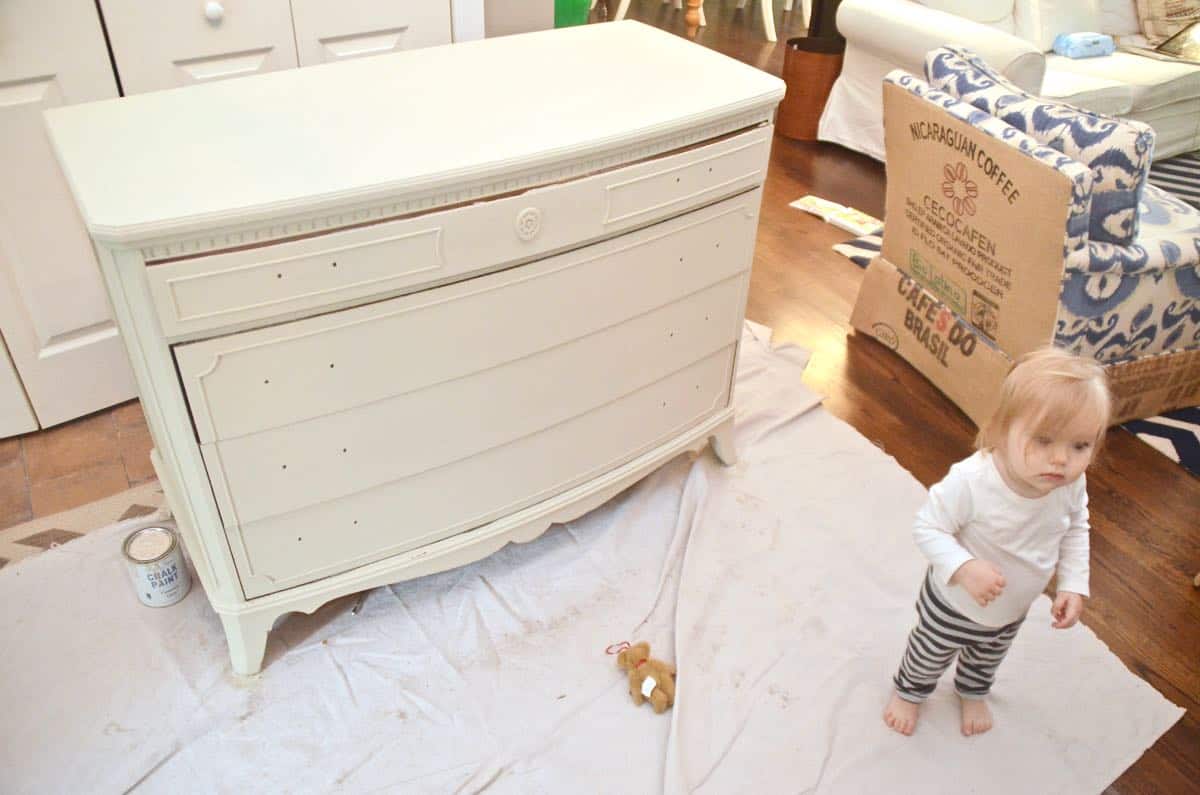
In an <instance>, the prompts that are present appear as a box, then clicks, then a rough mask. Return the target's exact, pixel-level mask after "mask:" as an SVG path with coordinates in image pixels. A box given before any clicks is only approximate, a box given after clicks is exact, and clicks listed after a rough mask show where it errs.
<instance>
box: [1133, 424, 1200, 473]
mask: <svg viewBox="0 0 1200 795" xmlns="http://www.w3.org/2000/svg"><path fill="white" fill-rule="evenodd" d="M1121 427H1122V428H1124V429H1125V430H1127V431H1129V432H1130V433H1132V434H1136V435H1137V437H1138V438H1139V439H1141V440H1142V441H1143V442H1145V443H1146V444H1148V445H1150V446H1151V447H1153V448H1154V449H1155V450H1158V451H1159V452H1160V453H1162V454H1163V455H1165V456H1167V457H1168V458H1170V459H1172V460H1173V461H1177V462H1179V464H1180V466H1182V467H1183V468H1184V469H1186V470H1187V471H1188V472H1191V473H1192V474H1193V475H1198V476H1200V408H1194V409H1179V410H1178V411H1169V412H1167V413H1166V414H1164V415H1162V416H1161V417H1150V418H1148V419H1144V420H1130V421H1129V422H1127V423H1125V424H1124V425H1122V426H1121Z"/></svg>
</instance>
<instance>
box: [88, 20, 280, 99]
mask: <svg viewBox="0 0 1200 795" xmlns="http://www.w3.org/2000/svg"><path fill="white" fill-rule="evenodd" d="M100 8H101V10H102V12H103V13H104V24H105V25H106V26H107V28H108V37H109V40H110V41H111V43H112V52H113V58H115V59H116V62H117V73H118V75H120V78H121V89H122V90H123V91H124V93H125V95H126V96H129V95H130V94H140V93H142V92H145V91H157V90H159V89H163V88H175V87H176V86H186V85H190V84H192V83H203V82H207V81H210V80H221V79H224V78H228V77H241V76H243V75H248V74H256V73H258V72H271V71H274V70H276V69H290V68H292V67H294V66H296V41H295V38H294V37H293V34H292V10H291V7H290V6H289V5H288V0H153V2H146V0H100Z"/></svg>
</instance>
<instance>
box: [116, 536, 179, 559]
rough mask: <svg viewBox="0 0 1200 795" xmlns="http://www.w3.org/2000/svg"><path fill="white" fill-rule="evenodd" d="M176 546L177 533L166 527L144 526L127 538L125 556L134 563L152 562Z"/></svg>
mask: <svg viewBox="0 0 1200 795" xmlns="http://www.w3.org/2000/svg"><path fill="white" fill-rule="evenodd" d="M174 546H175V534H174V533H172V532H171V531H170V530H169V529H168V528H166V527H143V528H142V529H140V530H134V531H133V532H132V533H130V534H129V536H128V537H126V539H125V547H124V548H125V557H127V558H129V559H130V560H132V561H133V562H134V563H152V562H153V561H156V560H158V559H159V558H161V557H163V556H164V555H166V554H167V553H168V552H170V551H171V550H172V549H173V548H174Z"/></svg>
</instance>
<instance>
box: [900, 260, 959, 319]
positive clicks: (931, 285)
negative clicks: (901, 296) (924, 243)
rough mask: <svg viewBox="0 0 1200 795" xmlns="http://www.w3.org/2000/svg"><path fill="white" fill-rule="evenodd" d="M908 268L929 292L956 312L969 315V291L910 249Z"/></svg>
mask: <svg viewBox="0 0 1200 795" xmlns="http://www.w3.org/2000/svg"><path fill="white" fill-rule="evenodd" d="M908 266H909V269H910V271H911V272H912V274H913V275H914V276H916V277H917V278H919V279H921V280H922V281H923V282H924V283H925V288H926V289H927V290H929V291H930V292H931V293H933V294H934V295H936V296H937V297H938V298H940V299H942V300H943V301H945V302H946V303H947V304H949V305H950V308H951V309H953V310H954V311H955V312H957V313H959V314H960V315H965V314H967V291H966V290H964V289H963V288H961V287H959V286H958V285H957V284H955V283H954V282H953V281H951V280H950V279H949V278H947V277H946V275H945V274H943V273H942V272H941V271H939V270H938V269H937V268H936V267H934V265H933V263H931V262H930V261H929V260H927V259H925V258H924V257H922V256H921V255H920V254H918V253H917V252H916V251H914V250H912V249H909V251H908Z"/></svg>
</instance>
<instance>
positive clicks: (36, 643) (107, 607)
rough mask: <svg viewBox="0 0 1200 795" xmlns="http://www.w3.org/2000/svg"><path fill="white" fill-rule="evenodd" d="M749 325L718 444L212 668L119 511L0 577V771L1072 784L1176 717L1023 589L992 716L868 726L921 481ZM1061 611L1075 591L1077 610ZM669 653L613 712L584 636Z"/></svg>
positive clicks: (208, 649) (569, 782)
mask: <svg viewBox="0 0 1200 795" xmlns="http://www.w3.org/2000/svg"><path fill="white" fill-rule="evenodd" d="M768 334H769V332H767V331H766V330H765V329H763V328H762V327H748V331H747V334H746V336H745V339H744V346H743V355H742V359H741V363H740V368H739V376H738V384H737V403H738V407H739V425H738V431H737V437H738V450H739V453H740V456H741V462H740V463H739V464H738V465H737V466H735V467H732V468H729V469H726V468H723V467H721V466H720V465H719V464H718V463H717V462H716V461H715V460H714V459H713V457H712V455H711V453H705V454H704V455H702V456H700V457H699V458H697V459H695V460H691V459H689V458H688V457H686V456H684V457H680V458H678V459H676V460H675V461H673V462H671V463H670V464H668V465H667V466H665V467H663V468H662V469H660V470H659V471H658V472H656V473H655V474H653V475H651V476H650V477H649V478H647V479H646V480H644V481H642V482H641V483H640V484H638V485H637V486H636V487H634V488H633V489H630V490H629V491H627V492H626V493H625V494H623V495H621V496H619V497H618V498H616V499H614V500H613V501H611V502H610V503H608V504H607V505H605V506H603V507H602V508H600V509H598V510H596V511H594V512H593V513H591V514H589V515H587V516H585V517H582V518H581V519H579V520H578V521H575V522H572V523H570V524H569V525H567V526H564V527H558V528H554V529H552V530H550V531H549V532H547V533H546V534H545V535H544V536H542V537H541V538H540V539H538V540H536V541H534V542H532V543H530V544H526V545H521V546H509V547H507V548H505V549H504V550H502V551H500V552H499V553H497V554H495V555H493V556H492V557H490V558H488V559H486V560H483V561H480V562H479V563H477V564H474V565H471V566H467V567H465V568H462V569H458V570H455V571H451V572H446V573H443V574H440V575H435V576H431V577H426V578H423V579H420V580H416V581H412V582H408V583H401V584H399V585H396V586H393V587H391V588H380V589H376V590H374V591H372V592H370V594H369V595H368V596H367V598H366V601H365V603H364V605H363V608H362V610H361V612H360V613H359V614H357V615H354V614H352V613H351V611H350V608H351V606H352V605H353V604H354V598H353V597H349V598H346V599H341V600H338V601H336V602H334V603H331V604H329V605H326V606H325V607H324V608H322V609H321V610H319V611H318V612H317V613H316V614H315V615H313V616H302V615H293V616H290V617H288V618H287V619H286V620H285V621H283V622H281V624H280V625H279V626H278V627H277V628H276V630H275V631H274V632H273V633H272V636H271V640H270V643H269V645H268V651H267V665H266V668H265V670H264V672H263V673H262V674H261V675H260V676H259V677H256V678H253V679H239V678H237V677H235V676H233V675H232V674H231V672H230V667H229V658H228V655H227V651H226V647H225V642H224V636H223V634H222V632H221V629H220V624H219V622H218V620H217V618H216V616H215V614H213V612H212V610H211V609H210V608H209V606H208V604H207V602H206V601H205V599H204V596H203V594H202V593H201V592H200V589H199V586H195V587H194V588H193V592H192V593H191V594H190V595H189V596H188V597H187V599H185V600H184V601H183V602H182V603H180V604H179V605H176V606H174V607H171V608H165V609H152V608H147V607H142V606H141V605H140V604H139V603H138V602H137V601H136V599H135V597H134V595H133V592H132V589H131V586H130V584H129V582H128V581H127V579H126V573H125V570H124V568H123V567H122V563H121V558H120V550H119V546H120V541H121V538H122V536H123V534H124V532H125V530H126V529H128V525H126V526H125V527H121V526H116V527H113V528H108V529H105V530H101V531H97V532H94V533H90V534H88V535H87V536H85V537H84V538H82V539H79V540H78V541H74V542H72V543H69V544H66V545H64V546H62V547H58V548H56V549H52V550H49V551H48V552H46V553H43V554H40V555H37V556H34V557H32V558H29V559H27V560H25V561H23V562H21V563H18V564H15V565H12V566H9V567H8V568H6V569H4V570H0V633H2V635H0V637H3V639H4V641H3V643H4V650H3V653H2V654H0V698H2V699H3V701H2V703H3V705H4V717H3V721H2V723H0V725H2V726H3V738H2V739H3V741H2V742H0V770H3V773H2V774H0V775H2V776H3V782H4V783H3V789H4V791H6V792H31V793H32V792H67V791H80V788H82V789H83V790H86V791H89V792H120V791H124V790H125V789H127V788H129V787H131V786H134V785H139V784H140V786H139V787H138V791H139V792H169V793H172V794H173V795H174V793H178V792H201V791H203V792H244V791H274V792H279V791H288V792H329V791H344V792H370V791H387V792H451V791H462V792H475V791H479V790H481V789H484V788H488V791H489V792H521V793H536V792H622V793H649V792H657V791H667V792H683V791H690V790H700V791H703V792H719V793H727V792H728V793H733V792H781V791H787V792H801V791H811V792H831V793H841V792H867V791H877V790H884V789H885V788H886V790H887V791H894V792H916V791H921V792H930V793H937V792H963V791H968V790H969V791H974V792H998V793H1012V792H1040V793H1048V792H1070V793H1081V792H1098V791H1100V790H1102V789H1103V788H1104V787H1105V786H1106V785H1107V784H1109V783H1110V782H1111V781H1112V780H1113V779H1114V778H1116V776H1117V775H1118V774H1119V773H1120V772H1121V771H1122V770H1124V769H1125V768H1126V767H1127V766H1128V765H1129V764H1131V763H1132V762H1133V761H1134V760H1135V759H1136V758H1137V757H1138V756H1139V755H1140V754H1141V753H1142V751H1143V750H1144V749H1145V748H1147V747H1148V746H1149V745H1150V744H1151V743H1153V742H1154V740H1155V739H1156V738H1157V737H1158V736H1159V735H1160V734H1161V733H1162V732H1164V731H1165V730H1166V729H1167V728H1168V727H1170V726H1171V724H1173V723H1174V722H1175V721H1176V720H1177V719H1178V718H1179V716H1180V715H1181V714H1182V710H1179V709H1178V708H1176V707H1174V706H1173V705H1171V704H1170V703H1169V702H1168V701H1166V700H1165V699H1164V698H1163V697H1162V696H1160V695H1159V694H1158V693H1157V692H1156V691H1154V690H1153V689H1152V688H1150V687H1149V686H1148V685H1147V684H1146V683H1144V682H1143V681H1142V680H1140V679H1138V678H1137V677H1135V676H1134V675H1133V674H1131V673H1130V672H1129V671H1128V670H1126V669H1125V667H1124V666H1123V665H1121V663H1120V662H1119V661H1118V660H1117V659H1116V658H1115V657H1114V656H1113V655H1112V654H1110V653H1109V652H1108V650H1107V649H1106V648H1105V647H1104V645H1103V644H1101V643H1100V642H1099V641H1098V640H1097V639H1096V637H1095V636H1094V635H1093V634H1092V632H1091V631H1090V630H1088V629H1086V628H1085V627H1082V626H1081V627H1077V628H1075V629H1071V630H1067V631H1054V630H1052V629H1050V627H1049V617H1048V615H1049V613H1048V609H1049V608H1048V602H1047V601H1046V599H1045V597H1042V598H1041V600H1040V601H1039V602H1038V603H1037V604H1035V605H1034V607H1033V611H1032V614H1031V617H1030V619H1029V620H1028V621H1027V622H1026V626H1025V628H1024V629H1023V630H1022V632H1021V634H1020V635H1019V636H1018V638H1017V640H1016V643H1015V645H1014V647H1013V650H1012V652H1011V654H1010V656H1009V659H1008V660H1007V661H1006V662H1005V663H1004V665H1003V666H1002V667H1001V669H1000V673H999V678H998V681H997V685H996V688H995V690H994V692H993V698H992V706H993V710H994V712H995V715H996V719H997V723H996V728H995V729H994V730H993V731H992V732H990V733H988V734H986V735H982V736H978V737H972V738H963V737H962V736H960V734H959V729H958V716H957V706H956V703H955V701H954V697H953V695H952V694H950V692H949V691H950V688H949V687H948V684H949V683H948V682H944V683H943V686H942V688H940V689H939V691H938V693H937V694H936V695H935V697H934V698H933V699H932V700H931V702H930V703H929V704H928V705H927V706H926V707H925V710H924V712H923V714H922V718H921V723H920V726H919V727H918V730H917V733H916V734H915V735H914V736H913V737H911V738H905V737H901V736H900V735H897V734H895V733H893V732H891V731H890V730H888V729H887V728H886V727H885V726H884V725H883V722H882V720H881V719H880V713H881V711H882V707H883V704H884V702H885V700H886V698H887V696H888V694H889V687H890V685H889V679H890V676H891V674H892V673H893V670H894V668H895V666H896V664H897V663H898V661H899V658H900V654H901V652H902V650H903V646H904V640H905V636H906V634H907V632H908V629H909V628H910V626H911V622H912V619H913V609H912V602H913V598H914V597H915V595H916V592H917V588H918V585H919V583H920V578H921V574H922V571H923V568H924V564H923V561H922V559H921V557H920V555H919V553H918V552H917V550H916V548H915V547H914V545H913V543H912V540H911V536H910V532H909V527H910V523H911V520H912V516H913V514H914V512H915V510H916V508H917V507H918V505H919V504H920V502H921V500H922V499H923V497H924V489H923V488H922V487H921V486H920V484H918V483H917V482H916V481H915V480H914V479H913V478H912V477H911V476H909V475H908V474H907V473H906V472H905V471H903V470H902V469H901V468H900V467H899V466H898V465H897V464H896V463H895V462H894V461H893V460H892V459H891V458H890V457H888V456H887V455H885V454H884V453H882V452H880V451H879V450H878V449H876V448H875V447H874V446H873V445H871V443H870V442H868V441H867V440H865V439H864V438H862V437H861V436H859V435H858V434H857V433H856V432H855V431H854V430H853V429H851V428H850V427H849V426H847V425H845V424H843V423H842V422H840V421H838V420H836V419H834V418H833V417H831V416H830V415H828V414H827V413H825V412H824V411H823V410H822V409H820V408H819V407H816V404H817V402H818V399H817V398H816V397H815V396H814V395H812V393H810V392H809V391H808V390H806V389H805V388H804V387H803V386H801V384H800V377H801V373H802V371H803V368H804V364H805V361H806V354H804V353H803V352H802V351H800V350H799V349H796V348H781V349H778V350H775V351H772V350H771V349H770V348H769V345H768V342H767V337H768ZM1085 616H1086V613H1085ZM625 639H628V640H643V639H644V640H648V641H650V643H651V644H652V651H653V652H654V653H655V656H660V657H664V658H667V659H674V660H676V661H677V664H678V667H679V683H678V702H677V705H676V707H675V709H674V710H673V711H671V712H669V713H667V714H666V715H655V714H653V712H652V711H651V710H650V708H649V707H648V706H643V707H642V708H640V709H636V708H634V707H633V705H632V704H631V702H630V700H629V696H628V693H627V692H626V687H625V682H624V678H623V677H622V675H621V674H620V673H619V672H618V671H617V669H616V665H615V658H614V657H612V656H607V655H606V654H605V653H604V650H605V647H606V646H608V645H609V644H611V643H613V642H615V641H619V640H625Z"/></svg>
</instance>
